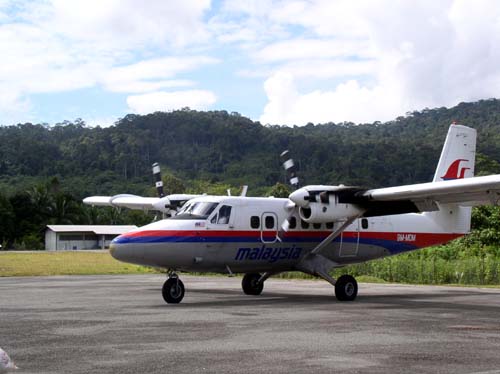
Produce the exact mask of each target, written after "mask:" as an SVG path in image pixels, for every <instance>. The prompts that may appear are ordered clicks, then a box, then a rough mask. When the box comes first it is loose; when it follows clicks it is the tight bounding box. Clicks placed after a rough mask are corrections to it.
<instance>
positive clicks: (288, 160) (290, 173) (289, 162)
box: [278, 149, 299, 241]
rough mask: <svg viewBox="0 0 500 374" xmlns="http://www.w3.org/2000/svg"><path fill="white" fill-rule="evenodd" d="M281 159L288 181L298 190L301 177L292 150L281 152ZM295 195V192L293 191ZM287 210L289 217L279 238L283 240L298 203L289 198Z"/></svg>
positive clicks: (281, 228)
mask: <svg viewBox="0 0 500 374" xmlns="http://www.w3.org/2000/svg"><path fill="white" fill-rule="evenodd" d="M280 159H281V162H282V165H283V169H285V170H286V173H287V177H288V181H289V183H290V185H291V186H292V189H293V190H294V191H296V190H297V189H298V188H299V177H298V176H297V169H296V167H295V162H294V161H293V158H292V157H291V154H290V151H289V150H288V149H287V150H285V151H283V152H282V153H281V154H280ZM292 195H293V193H292ZM284 208H285V210H286V211H288V212H289V213H288V217H287V218H286V219H285V220H284V221H283V223H282V224H281V226H280V230H279V232H278V238H279V240H280V241H283V238H284V236H285V233H286V232H288V230H289V228H290V220H291V219H292V217H293V216H294V214H295V211H296V208H297V205H296V203H295V202H294V201H292V200H289V201H288V202H287V203H286V205H285V207H284Z"/></svg>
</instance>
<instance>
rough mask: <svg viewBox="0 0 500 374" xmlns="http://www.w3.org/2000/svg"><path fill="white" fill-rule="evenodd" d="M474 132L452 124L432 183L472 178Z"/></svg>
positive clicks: (468, 128) (474, 146) (474, 156)
mask: <svg viewBox="0 0 500 374" xmlns="http://www.w3.org/2000/svg"><path fill="white" fill-rule="evenodd" d="M475 159H476V130H474V129H472V128H470V127H466V126H461V125H455V124H452V125H451V126H450V128H449V129H448V135H447V136H446V140H445V142H444V147H443V150H442V151H441V157H440V158H439V163H438V166H437V169H436V174H434V179H433V180H432V181H433V182H440V181H443V180H450V179H462V178H469V177H473V176H474V163H475Z"/></svg>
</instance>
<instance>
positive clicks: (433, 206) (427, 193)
mask: <svg viewBox="0 0 500 374" xmlns="http://www.w3.org/2000/svg"><path fill="white" fill-rule="evenodd" d="M352 197H353V198H352V199H348V200H351V201H350V202H351V203H357V204H359V205H361V206H363V207H365V208H366V209H367V212H366V213H365V216H366V215H368V216H370V215H383V214H384V211H389V212H388V213H385V214H396V213H394V212H390V211H394V210H396V211H397V210H398V209H399V210H400V211H398V212H397V213H410V212H426V211H435V210H438V209H439V208H438V204H456V205H461V206H476V205H496V204H498V203H499V201H500V175H488V176H484V177H474V178H466V179H456V180H449V181H442V182H431V183H420V184H410V185H406V186H398V187H388V188H377V189H372V190H367V191H364V192H361V191H358V192H357V193H355V194H354V196H352ZM398 207H399V208H398ZM377 213H378V214H377Z"/></svg>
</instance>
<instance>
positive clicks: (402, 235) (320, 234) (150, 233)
mask: <svg viewBox="0 0 500 374" xmlns="http://www.w3.org/2000/svg"><path fill="white" fill-rule="evenodd" d="M275 234H276V231H264V232H263V236H264V237H271V236H274V235H275ZM330 234H331V232H330V231H287V232H285V233H284V236H285V238H289V239H292V238H310V239H316V240H318V239H319V240H321V239H324V238H326V237H327V236H328V235H330ZM463 235H464V234H458V233H421V232H414V233H411V232H370V231H362V232H359V238H360V241H361V242H362V241H363V239H366V240H370V239H375V240H387V241H392V242H400V243H407V244H411V245H414V246H416V247H419V248H424V247H429V246H432V245H437V244H442V243H446V242H449V241H451V240H453V239H456V238H459V237H461V236H463ZM122 236H124V237H235V238H236V237H253V238H260V237H261V231H260V230H245V231H243V230H241V231H240V230H239V231H235V230H204V229H202V230H144V231H135V232H130V233H126V234H123V235H122ZM342 236H343V238H344V239H348V240H349V241H352V240H356V238H357V236H358V232H357V231H344V232H343V233H342Z"/></svg>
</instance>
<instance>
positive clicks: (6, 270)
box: [0, 251, 500, 287]
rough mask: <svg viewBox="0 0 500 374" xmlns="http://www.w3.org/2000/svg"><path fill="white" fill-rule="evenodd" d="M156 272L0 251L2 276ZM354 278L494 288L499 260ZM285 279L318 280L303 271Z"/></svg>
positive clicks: (99, 258) (103, 256)
mask: <svg viewBox="0 0 500 374" xmlns="http://www.w3.org/2000/svg"><path fill="white" fill-rule="evenodd" d="M154 273H158V270H156V269H153V268H149V267H145V266H138V265H132V264H127V263H124V262H120V261H117V260H115V259H114V258H113V257H111V256H110V254H109V253H108V252H106V251H68V252H45V251H40V252H8V251H0V277H9V276H47V275H96V274H154ZM345 273H348V274H351V275H353V276H355V277H356V279H357V280H358V282H365V283H405V284H443V285H460V286H475V285H481V286H483V287H484V286H493V287H498V285H499V284H500V259H496V258H482V259H481V258H469V259H464V260H448V261H447V260H443V259H414V258H411V257H408V256H405V255H402V256H395V257H389V258H385V259H381V260H376V261H370V262H367V263H363V264H358V265H352V266H348V267H345V268H342V269H336V270H335V271H334V272H333V276H334V277H338V276H340V275H342V274H345ZM276 277H277V278H282V279H315V278H313V277H312V276H310V275H307V274H304V273H300V272H287V273H282V274H279V275H276Z"/></svg>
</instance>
